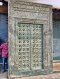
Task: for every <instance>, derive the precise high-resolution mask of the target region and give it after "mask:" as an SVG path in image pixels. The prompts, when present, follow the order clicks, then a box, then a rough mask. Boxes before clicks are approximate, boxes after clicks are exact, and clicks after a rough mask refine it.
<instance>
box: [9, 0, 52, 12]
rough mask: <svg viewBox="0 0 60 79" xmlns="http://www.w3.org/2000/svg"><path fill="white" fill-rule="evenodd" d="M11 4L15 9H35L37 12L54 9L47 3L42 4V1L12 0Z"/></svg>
mask: <svg viewBox="0 0 60 79" xmlns="http://www.w3.org/2000/svg"><path fill="white" fill-rule="evenodd" d="M10 2H11V5H12V7H13V9H15V10H17V9H18V10H22V9H23V10H27V11H35V12H40V11H45V12H49V10H50V9H52V6H51V5H45V4H40V3H32V2H26V1H21V0H13V1H12V0H10Z"/></svg>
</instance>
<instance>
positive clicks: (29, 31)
mask: <svg viewBox="0 0 60 79" xmlns="http://www.w3.org/2000/svg"><path fill="white" fill-rule="evenodd" d="M16 55H17V58H16V59H17V60H18V61H16V64H17V68H18V70H21V71H23V70H36V69H41V68H42V25H37V24H20V23H17V24H16Z"/></svg>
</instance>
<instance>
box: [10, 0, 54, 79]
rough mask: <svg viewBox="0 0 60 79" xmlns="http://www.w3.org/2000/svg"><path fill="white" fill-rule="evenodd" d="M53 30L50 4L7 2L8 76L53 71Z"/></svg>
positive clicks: (31, 74)
mask: <svg viewBox="0 0 60 79" xmlns="http://www.w3.org/2000/svg"><path fill="white" fill-rule="evenodd" d="M20 26H21V27H20ZM39 27H40V28H39ZM33 30H35V31H33ZM23 31H24V32H23ZM52 32H53V31H52V6H49V5H43V4H37V3H30V2H24V1H20V0H18V1H17V0H14V1H12V0H10V1H9V77H10V78H11V77H12V76H16V77H22V76H33V75H40V74H48V73H52V51H53V50H52V34H53V33H52ZM23 33H24V35H23ZM27 39H28V41H27ZM36 39H37V40H36ZM25 40H26V41H25ZM18 41H19V42H18ZM39 41H41V42H39ZM20 42H22V43H20ZM36 42H37V43H36ZM38 42H39V43H38ZM19 44H20V45H19ZM27 44H28V46H26V45H27ZM34 44H35V47H34ZM36 44H37V46H36ZM20 47H21V49H20ZM23 48H24V49H23ZM36 48H37V49H36ZM23 51H24V52H25V53H23ZM27 51H28V53H27ZM34 51H35V53H36V52H37V51H38V52H37V53H36V54H35V53H34ZM23 57H24V58H23ZM20 58H21V59H20ZM26 59H27V60H28V63H27V61H26ZM23 60H24V62H23ZM36 61H37V62H36ZM19 62H20V63H19Z"/></svg>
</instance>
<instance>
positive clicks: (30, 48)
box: [29, 24, 32, 70]
mask: <svg viewBox="0 0 60 79" xmlns="http://www.w3.org/2000/svg"><path fill="white" fill-rule="evenodd" d="M29 27H30V70H32V69H31V24H30V26H29Z"/></svg>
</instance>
